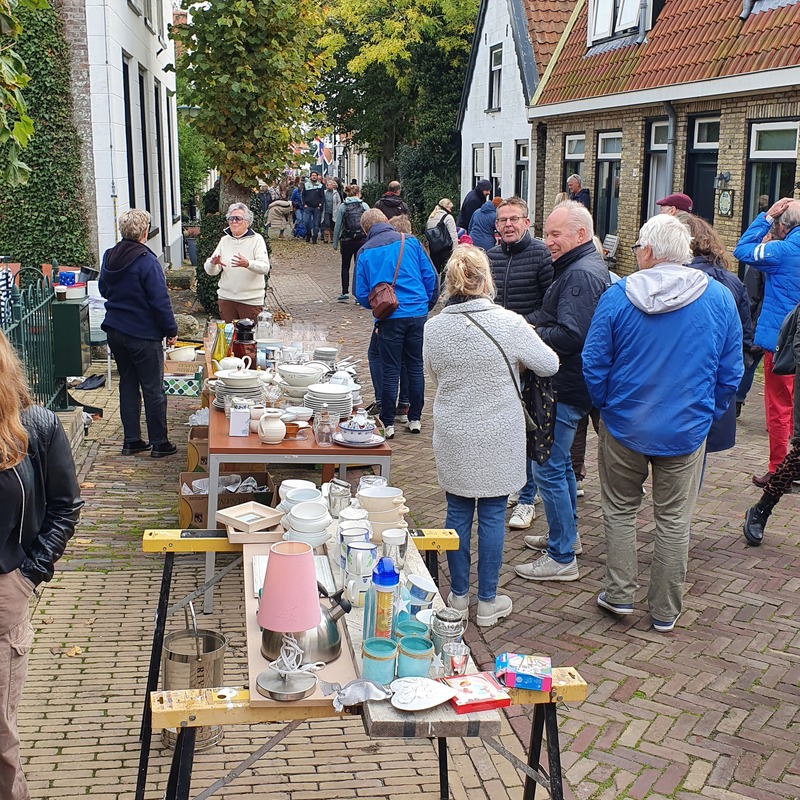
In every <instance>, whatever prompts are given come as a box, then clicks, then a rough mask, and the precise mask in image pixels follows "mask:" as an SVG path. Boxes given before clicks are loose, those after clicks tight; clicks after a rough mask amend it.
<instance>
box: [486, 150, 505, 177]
mask: <svg viewBox="0 0 800 800" xmlns="http://www.w3.org/2000/svg"><path fill="white" fill-rule="evenodd" d="M489 177H490V178H502V177H503V145H502V144H490V145H489Z"/></svg>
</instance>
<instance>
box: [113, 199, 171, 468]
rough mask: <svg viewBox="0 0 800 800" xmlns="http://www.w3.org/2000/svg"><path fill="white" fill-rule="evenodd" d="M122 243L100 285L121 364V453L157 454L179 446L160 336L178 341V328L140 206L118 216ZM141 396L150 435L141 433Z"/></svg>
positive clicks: (117, 246) (146, 220) (117, 359)
mask: <svg viewBox="0 0 800 800" xmlns="http://www.w3.org/2000/svg"><path fill="white" fill-rule="evenodd" d="M119 231H120V233H121V234H122V241H121V242H119V243H118V244H116V245H115V246H114V247H112V248H111V249H110V250H107V251H106V253H105V255H104V256H103V265H102V267H101V268H100V281H99V284H98V288H99V289H100V294H101V295H102V296H103V297H105V299H106V316H105V319H104V320H103V324H102V328H103V330H104V331H105V332H106V334H107V335H108V344H109V347H110V348H111V352H112V353H113V355H114V360H115V361H116V362H117V372H118V373H119V415H120V418H121V419H122V431H123V442H122V455H124V456H132V455H136V454H137V453H144V452H146V451H148V450H151V453H150V455H151V456H152V457H153V458H163V457H164V456H170V455H172V454H173V453H174V452H175V451H176V450H177V449H178V448H177V447H175V445H174V444H172V443H171V442H170V441H169V439H168V438H167V398H166V395H165V394H164V353H163V348H162V346H161V340H162V339H164V338H166V340H167V344H168V345H173V344H175V341H176V339H177V336H178V326H177V324H176V322H175V315H174V314H173V313H172V304H171V303H170V300H169V293H168V292H167V281H166V278H165V277H164V270H163V269H162V267H161V264H160V263H159V261H158V259H157V258H156V257H155V255H154V253H153V252H152V251H151V250H150V249H149V248H148V247H147V245H146V244H145V242H146V241H147V235H148V233H149V232H150V214H148V213H147V212H146V211H142V210H141V209H138V208H131V209H129V210H128V211H123V212H122V214H120V217H119ZM142 397H144V413H145V417H146V418H147V438H148V441H147V442H145V441H144V440H143V439H142V435H141V420H140V417H141V413H142Z"/></svg>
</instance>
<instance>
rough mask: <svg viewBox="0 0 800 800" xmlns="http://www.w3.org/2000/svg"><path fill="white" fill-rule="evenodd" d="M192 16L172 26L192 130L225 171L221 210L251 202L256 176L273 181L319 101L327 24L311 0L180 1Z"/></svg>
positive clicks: (214, 163)
mask: <svg viewBox="0 0 800 800" xmlns="http://www.w3.org/2000/svg"><path fill="white" fill-rule="evenodd" d="M183 8H184V10H186V11H187V12H189V14H190V17H189V19H188V21H187V22H186V23H185V24H179V25H174V26H172V28H171V31H172V36H173V38H174V39H175V40H176V41H177V42H178V43H179V45H180V49H181V52H182V55H181V57H180V58H179V59H178V64H177V69H178V72H179V74H182V76H183V77H184V78H185V80H186V95H185V98H184V99H185V102H186V103H188V104H189V105H192V106H197V107H198V113H197V117H195V118H194V119H193V120H192V125H193V126H195V127H196V129H197V130H198V131H199V132H200V133H201V134H203V135H204V136H205V137H206V148H207V155H208V157H209V159H210V161H211V163H212V164H213V165H214V166H216V167H217V168H218V169H219V170H220V172H221V173H222V187H221V189H222V191H221V193H220V194H221V205H222V206H224V205H225V204H227V203H229V202H237V201H238V202H248V201H249V198H250V194H251V191H252V188H253V187H254V186H255V185H256V182H257V180H258V178H261V177H264V176H267V177H277V175H278V174H279V173H280V172H281V171H282V170H283V168H284V166H285V164H286V162H287V160H288V159H289V147H290V145H291V143H292V142H293V141H300V140H301V139H302V132H301V125H302V123H303V122H304V121H305V120H307V119H308V117H309V114H310V113H311V111H312V109H313V105H314V104H315V103H316V102H318V100H319V98H318V97H317V95H316V94H315V92H314V87H315V84H316V82H317V80H318V77H319V74H320V72H321V70H322V67H323V65H324V61H325V57H324V54H323V53H322V52H321V51H320V48H319V47H318V45H317V40H318V37H319V35H320V33H321V31H322V27H323V25H324V22H325V18H324V14H323V9H322V7H321V5H320V4H319V3H317V2H315V0H212V1H211V2H208V3H204V4H198V5H194V4H193V3H190V2H189V0H184V5H183Z"/></svg>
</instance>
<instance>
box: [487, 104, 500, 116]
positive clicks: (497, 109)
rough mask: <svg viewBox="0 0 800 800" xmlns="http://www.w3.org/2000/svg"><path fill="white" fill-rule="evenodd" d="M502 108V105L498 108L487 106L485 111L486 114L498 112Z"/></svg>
mask: <svg viewBox="0 0 800 800" xmlns="http://www.w3.org/2000/svg"><path fill="white" fill-rule="evenodd" d="M499 110H500V106H498V107H497V108H487V109H486V110H485V111H484V112H483V113H484V114H496V113H497V112H498V111H499Z"/></svg>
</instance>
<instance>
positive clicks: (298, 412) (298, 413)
mask: <svg viewBox="0 0 800 800" xmlns="http://www.w3.org/2000/svg"><path fill="white" fill-rule="evenodd" d="M286 411H287V413H289V414H294V415H295V418H296V419H298V420H300V421H301V422H308V421H309V420H310V419H311V417H313V416H314V409H313V408H306V407H305V406H287V407H286Z"/></svg>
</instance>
